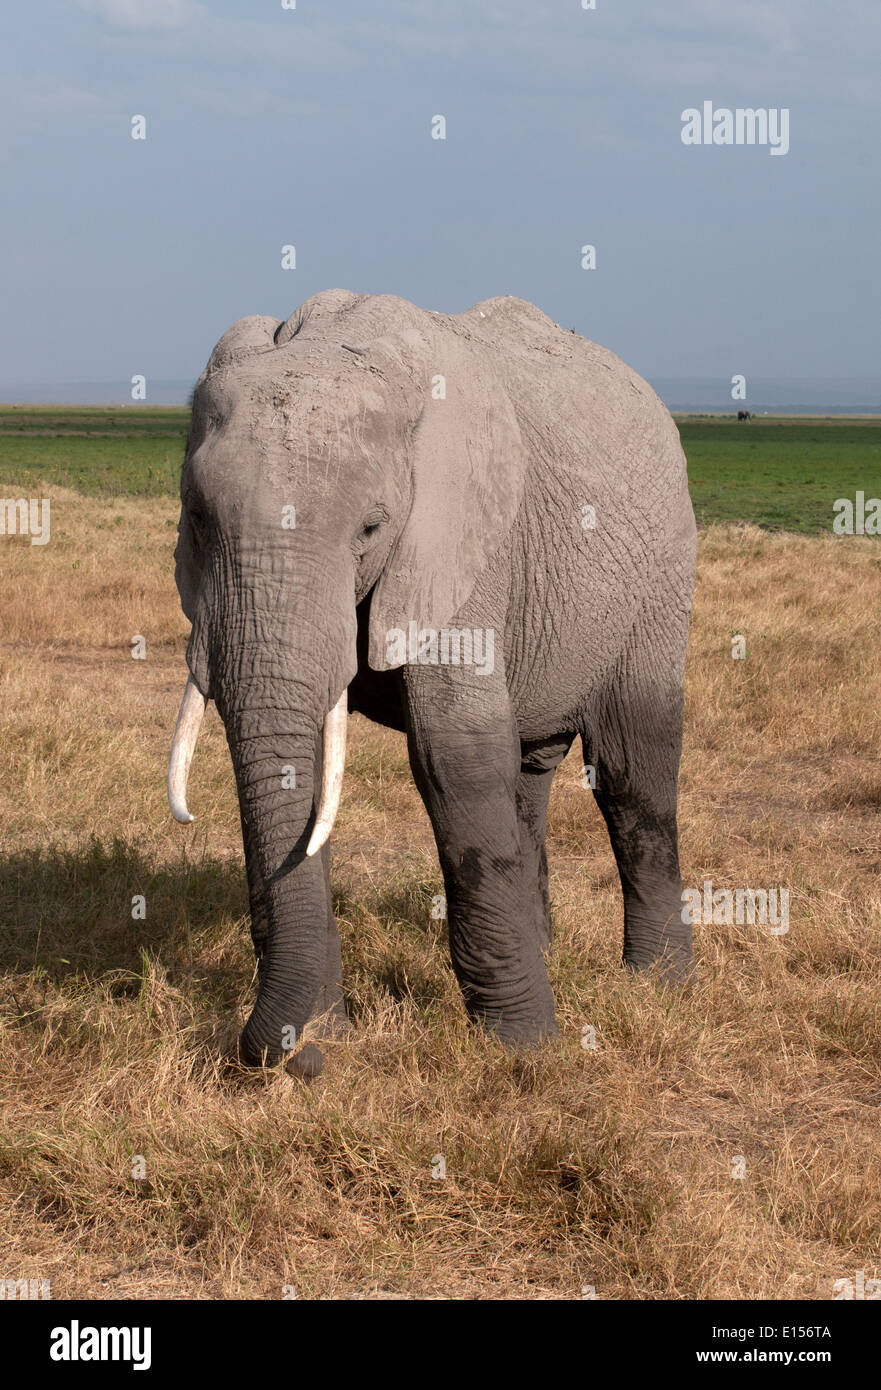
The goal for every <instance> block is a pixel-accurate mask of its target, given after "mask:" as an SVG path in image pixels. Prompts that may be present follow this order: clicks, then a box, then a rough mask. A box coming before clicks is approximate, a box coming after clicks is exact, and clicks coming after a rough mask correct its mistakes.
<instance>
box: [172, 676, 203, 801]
mask: <svg viewBox="0 0 881 1390" xmlns="http://www.w3.org/2000/svg"><path fill="white" fill-rule="evenodd" d="M204 713H205V697H204V695H203V694H202V692H201V690H200V689H199V687H198V686H197V684H196V682H195V681H194V680H193V677H192V676H190V677H189V678H188V680H187V685H186V689H185V690H184V697H183V699H182V700H181V702H180V713H179V714H178V716H177V724H176V725H175V730H174V738H173V739H172V743H171V757H170V758H169V760H168V804H169V806H170V807H171V814H172V815H173V816H174V818H175V820H179V821H180V823H181V825H189V823H190V821H191V820H192V819H193V817H192V816H191V815H190V813H189V810H188V809H187V778H188V777H189V775H190V763H191V762H192V761H193V753H194V752H195V749H196V739H197V738H198V737H199V725H200V724H201V723H202V715H203V714H204Z"/></svg>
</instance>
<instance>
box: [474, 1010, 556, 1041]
mask: <svg viewBox="0 0 881 1390" xmlns="http://www.w3.org/2000/svg"><path fill="white" fill-rule="evenodd" d="M471 1018H472V1022H474V1023H476V1024H478V1025H479V1026H480V1027H482V1028H483V1029H485V1031H486V1032H488V1033H492V1035H493V1037H496V1038H498V1040H499V1042H500V1043H503V1044H504V1045H505V1047H510V1048H516V1047H538V1046H539V1045H540V1044H541V1043H543V1042H548V1041H550V1040H551V1039H553V1038H558V1037H559V1036H560V1030H559V1028H558V1027H557V1021H556V1019H555V1018H554V1017H553V1016H551V1017H550V1018H543V1019H535V1018H512V1017H511V1016H510V1015H508V1016H507V1017H506V1016H505V1015H504V1014H501V1015H499V1016H497V1017H489V1016H487V1015H486V1014H472V1015H471Z"/></svg>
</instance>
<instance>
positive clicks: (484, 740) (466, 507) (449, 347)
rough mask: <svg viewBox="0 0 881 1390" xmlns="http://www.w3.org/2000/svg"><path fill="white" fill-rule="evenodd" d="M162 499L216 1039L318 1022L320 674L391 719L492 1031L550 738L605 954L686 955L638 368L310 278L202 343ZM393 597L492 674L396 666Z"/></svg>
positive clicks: (680, 559)
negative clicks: (234, 880)
mask: <svg viewBox="0 0 881 1390" xmlns="http://www.w3.org/2000/svg"><path fill="white" fill-rule="evenodd" d="M439 377H442V378H443V379H444V383H443V384H445V397H444V396H443V393H442V389H441V383H439V382H438V378H439ZM181 498H182V509H181V521H180V535H179V543H178V548H177V554H176V560H177V571H176V578H177V584H178V588H179V591H180V595H181V601H182V604H183V608H184V611H185V612H186V614H187V616H188V617H189V618H190V619H191V621H192V624H193V628H192V636H191V640H190V644H189V647H188V651H187V661H188V665H189V668H190V671H191V673H192V676H193V678H194V679H195V681H196V683H197V685H198V687H199V689H200V690H201V692H202V693H203V695H205V696H206V697H207V698H213V699H214V700H215V702H216V705H217V709H218V711H219V713H220V716H221V718H222V720H223V723H224V726H225V728H226V734H227V740H228V743H229V748H230V752H231V755H232V761H233V766H234V769H235V776H236V783H237V788H238V795H239V802H240V808H241V819H242V831H243V839H244V847H245V857H246V864H247V875H248V887H249V894H250V903H251V924H252V933H253V937H254V944H255V948H256V951H257V955H258V960H259V991H258V996H257V1001H256V1003H255V1006H254V1010H253V1013H252V1014H251V1017H250V1019H249V1020H248V1023H247V1025H246V1027H245V1029H244V1032H243V1034H242V1038H241V1047H240V1051H241V1056H242V1058H243V1059H244V1060H245V1061H246V1062H248V1063H254V1064H259V1063H260V1062H264V1063H265V1062H269V1063H272V1062H275V1061H276V1060H278V1059H279V1058H280V1057H281V1055H282V1052H283V1050H284V1032H283V1030H284V1029H285V1028H288V1029H290V1028H293V1029H295V1030H296V1033H297V1035H299V1033H300V1031H301V1030H302V1028H303V1026H304V1024H305V1023H306V1022H307V1021H308V1020H309V1019H310V1018H318V1017H319V1016H321V1019H322V1021H323V1024H324V1026H325V1028H327V1029H329V1030H332V1029H333V1028H335V1027H338V1026H344V1025H345V1010H344V1004H343V994H342V981H341V966H340V948H339V937H338V934H337V930H336V926H335V924H334V920H333V913H332V909H331V898H330V887H329V873H328V867H329V846H327V845H326V846H325V847H324V849H323V850H322V851H321V852H320V853H318V854H317V855H315V856H314V857H312V858H307V857H306V854H305V848H306V845H307V843H308V839H309V835H310V831H311V827H312V825H313V823H314V818H315V806H316V800H317V796H318V784H319V781H320V775H321V741H322V727H323V721H324V718H325V716H326V714H327V712H328V710H329V709H330V708H331V707H332V705H333V704H334V703H335V702H336V700H337V699H338V697H339V695H340V693H341V692H342V691H343V690H344V689H345V688H346V687H348V690H349V707H350V709H354V710H359V711H361V712H362V713H363V714H364V715H366V716H367V717H369V718H370V719H373V720H376V721H377V722H379V723H381V724H384V725H387V726H388V727H390V728H394V729H400V730H403V731H405V732H406V734H407V739H408V746H409V754H410V763H411V767H412V770H413V775H414V778H415V781H416V784H417V786H418V788H419V791H420V793H421V795H422V797H423V800H424V802H425V805H426V808H427V810H428V814H429V816H430V818H431V822H432V826H433V828H434V834H435V839H436V842H437V848H438V853H439V857H440V862H441V867H442V870H443V876H444V883H445V885H446V897H447V905H448V921H449V931H450V950H451V955H452V963H453V968H454V970H455V972H456V975H457V978H458V980H459V983H460V985H461V988H462V992H463V995H464V999H465V1004H466V1008H467V1010H468V1012H469V1014H470V1015H471V1017H472V1018H473V1019H475V1020H479V1021H480V1022H482V1023H483V1024H484V1025H486V1026H488V1027H489V1028H491V1029H493V1030H494V1031H495V1032H496V1033H497V1034H498V1035H499V1036H500V1037H501V1038H502V1039H504V1040H506V1041H509V1042H534V1041H537V1040H539V1039H541V1038H543V1037H547V1036H552V1035H553V1034H554V1033H555V1032H556V1025H555V1021H554V1003H553V999H552V996H551V990H550V986H549V983H548V977H547V972H546V968H545V961H544V956H543V951H544V950H545V949H546V948H547V947H548V946H549V943H550V913H549V903H548V886H547V883H548V879H547V862H546V858H545V844H544V841H545V816H546V810H547V803H548V795H549V792H550V785H551V780H552V778H553V773H554V769H555V768H556V766H557V765H558V764H559V763H560V762H561V760H562V759H563V758H564V757H565V755H566V753H567V751H568V749H569V747H570V745H571V743H572V741H573V739H574V738H575V737H576V736H580V737H581V739H582V742H583V748H584V759H585V763H586V764H589V765H590V766H592V767H593V768H595V779H596V790H595V795H596V798H597V801H598V803H599V806H600V808H601V811H602V814H603V816H604V818H605V821H606V824H607V826H608V830H609V835H610V838H611V842H612V848H613V850H614V853H615V857H616V860H617V863H618V869H619V873H620V878H621V884H622V890H623V896H624V961H625V963H626V964H627V965H629V966H631V967H633V968H636V969H640V970H645V969H649V968H650V967H653V968H657V969H658V970H659V972H660V974H661V975H662V976H663V977H665V978H667V979H669V980H673V981H678V980H682V979H685V978H687V977H688V976H689V974H690V972H691V970H692V945H691V928H690V927H688V926H685V925H683V923H682V921H681V911H682V900H681V882H680V876H679V863H678V850H677V827H676V798H677V779H678V767H679V756H680V747H681V727H682V680H683V666H684V659H685V646H686V636H687V628H688V618H689V613H690V608H691V596H692V586H693V576H694V555H695V528H694V517H693V513H692V508H691V504H690V501H689V496H688V490H687V484H686V472H685V460H684V457H683V453H682V449H681V447H680V443H679V436H678V432H677V430H676V427H675V425H674V423H673V421H672V420H671V418H670V416H669V414H668V413H667V411H666V409H665V408H664V406H663V405H662V404H661V402H660V401H659V400H658V399H657V397H656V396H655V395H654V393H653V392H652V390H651V389H650V387H649V386H647V385H646V383H645V382H643V381H641V380H640V379H639V377H637V376H636V375H635V374H634V373H633V372H632V371H631V370H630V369H629V368H628V367H626V366H625V365H624V364H623V363H622V362H621V361H619V359H618V358H616V357H614V356H613V355H612V354H611V353H608V352H606V351H604V350H603V349H601V348H599V347H597V346H596V345H595V344H593V343H590V342H587V341H585V340H584V339H582V338H580V337H578V336H576V335H574V334H571V333H566V332H563V331H562V330H561V329H560V328H558V327H557V326H556V325H555V324H553V323H552V322H551V321H550V320H549V319H548V318H546V317H545V315H543V314H542V313H541V312H540V311H539V310H538V309H535V308H534V307H533V306H532V305H530V304H526V303H524V302H523V301H521V300H517V299H512V298H500V299H491V300H487V301H485V302H484V303H482V304H479V305H476V306H475V307H474V308H473V309H469V310H468V311H467V312H466V313H463V314H458V315H445V314H434V313H429V312H426V311H424V310H421V309H417V308H415V307H414V306H413V305H411V304H409V303H407V302H405V301H404V300H400V299H397V298H394V297H392V296H379V297H373V296H366V295H362V296H359V295H354V294H349V293H347V292H344V291H341V290H331V291H328V292H326V293H323V294H319V295H316V296H314V297H313V298H312V299H310V300H308V301H307V302H306V303H305V304H303V305H302V306H301V307H300V308H299V309H298V310H297V311H296V312H295V313H294V314H293V315H292V317H291V318H290V319H289V320H288V321H287V322H286V323H279V322H278V321H277V320H275V319H269V318H260V317H254V318H247V319H242V320H240V321H239V322H238V323H237V324H235V325H234V326H233V327H232V328H231V329H230V330H229V332H227V333H226V334H225V335H224V337H223V338H222V339H221V341H220V342H219V343H218V345H217V347H216V348H215V350H214V352H213V354H212V356H211V359H210V361H209V363H208V366H207V368H206V370H205V372H204V373H203V374H202V376H201V377H200V379H199V382H198V385H197V387H196V391H195V395H194V403H193V422H192V429H191V434H190V438H189V441H188V447H187V455H186V462H185V465H184V471H183V478H182V483H181ZM285 506H288V507H290V506H293V507H295V508H296V513H295V515H296V524H295V527H294V528H293V529H291V528H290V526H289V525H288V526H283V525H282V519H283V515H284V514H283V508H284V507H285ZM590 508H593V514H591V512H590ZM288 518H290V513H288ZM591 522H594V524H593V525H591ZM411 621H414V622H416V623H417V624H418V626H419V628H432V629H434V630H435V631H439V630H441V629H444V628H450V627H455V628H471V629H482V630H484V631H486V630H492V632H493V634H494V640H495V648H494V665H493V669H492V672H491V673H489V674H479V673H478V669H477V667H476V666H475V665H470V666H468V665H458V666H457V665H453V664H440V663H438V664H419V663H414V662H410V663H409V664H403V665H401V664H400V654H398V655H397V656H396V655H395V654H394V652H393V651H391V650H390V648H389V644H388V638H387V634H388V633H389V632H390V631H392V630H393V629H402V630H403V631H404V632H407V631H408V624H409V623H410V622H411ZM289 765H290V766H293V767H294V768H295V770H296V785H295V787H292V788H291V787H285V786H284V785H283V769H284V768H285V767H287V766H289ZM585 794H587V793H585Z"/></svg>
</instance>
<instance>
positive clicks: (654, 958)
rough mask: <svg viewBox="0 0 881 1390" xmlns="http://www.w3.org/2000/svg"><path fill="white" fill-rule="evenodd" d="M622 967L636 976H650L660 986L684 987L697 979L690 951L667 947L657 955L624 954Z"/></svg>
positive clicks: (641, 953) (692, 955)
mask: <svg viewBox="0 0 881 1390" xmlns="http://www.w3.org/2000/svg"><path fill="white" fill-rule="evenodd" d="M624 965H625V966H626V968H627V969H628V970H632V971H633V973H634V974H636V975H651V976H652V978H653V979H655V980H657V981H658V983H659V984H662V985H686V984H688V983H689V982H690V981H694V980H696V979H697V966H696V965H695V960H694V954H693V953H692V951H691V950H690V949H686V948H683V947H675V946H672V945H671V946H669V947H668V948H667V949H666V950H664V951H661V952H659V953H658V954H657V955H650V954H648V953H643V952H629V951H628V952H625V955H624Z"/></svg>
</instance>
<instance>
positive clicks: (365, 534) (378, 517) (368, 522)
mask: <svg viewBox="0 0 881 1390" xmlns="http://www.w3.org/2000/svg"><path fill="white" fill-rule="evenodd" d="M385 520H386V513H385V511H384V510H382V509H381V508H379V507H377V508H374V509H373V510H371V511H369V512H368V513H367V516H366V517H365V518H364V524H363V526H362V527H361V539H362V540H370V538H371V536H375V535H376V533H377V531H378V530H379V528H380V526H381V525H382V523H383V522H384V521H385Z"/></svg>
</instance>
